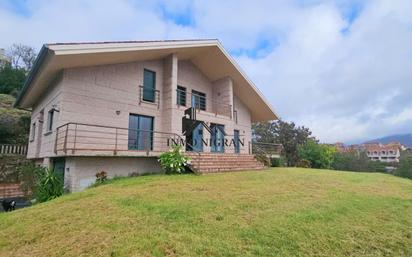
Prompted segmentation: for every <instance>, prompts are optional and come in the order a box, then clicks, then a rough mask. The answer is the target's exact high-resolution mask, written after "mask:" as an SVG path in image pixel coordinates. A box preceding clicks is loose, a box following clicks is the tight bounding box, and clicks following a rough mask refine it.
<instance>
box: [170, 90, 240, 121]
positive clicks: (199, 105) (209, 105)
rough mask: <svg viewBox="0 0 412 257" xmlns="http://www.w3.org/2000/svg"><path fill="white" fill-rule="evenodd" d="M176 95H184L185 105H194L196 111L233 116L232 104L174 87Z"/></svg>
mask: <svg viewBox="0 0 412 257" xmlns="http://www.w3.org/2000/svg"><path fill="white" fill-rule="evenodd" d="M176 92H177V93H178V95H184V97H185V101H184V102H185V103H186V106H187V107H194V108H195V109H196V110H198V111H206V112H210V113H214V114H215V115H223V116H226V117H229V118H230V119H232V118H233V113H232V105H231V104H227V103H222V102H220V101H216V100H214V99H212V98H209V97H205V96H202V95H199V94H193V93H191V92H187V91H183V90H180V89H176Z"/></svg>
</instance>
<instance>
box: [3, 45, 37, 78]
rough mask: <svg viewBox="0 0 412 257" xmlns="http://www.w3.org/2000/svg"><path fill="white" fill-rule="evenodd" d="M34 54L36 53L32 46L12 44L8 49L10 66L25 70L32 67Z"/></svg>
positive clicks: (34, 58)
mask: <svg viewBox="0 0 412 257" xmlns="http://www.w3.org/2000/svg"><path fill="white" fill-rule="evenodd" d="M36 56H37V53H36V50H35V49H34V48H33V47H31V46H27V45H22V44H13V45H12V46H11V47H10V49H9V51H8V57H9V58H10V62H11V65H12V67H13V68H15V69H24V70H25V71H26V72H28V71H29V70H30V69H31V68H32V67H33V64H34V61H35V60H36Z"/></svg>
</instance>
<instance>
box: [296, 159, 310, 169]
mask: <svg viewBox="0 0 412 257" xmlns="http://www.w3.org/2000/svg"><path fill="white" fill-rule="evenodd" d="M297 166H298V167H301V168H310V167H311V166H310V161H309V160H306V159H302V160H299V162H298V163H297Z"/></svg>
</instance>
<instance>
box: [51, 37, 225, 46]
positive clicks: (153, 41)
mask: <svg viewBox="0 0 412 257" xmlns="http://www.w3.org/2000/svg"><path fill="white" fill-rule="evenodd" d="M185 41H186V42H192V41H219V40H218V39H217V38H206V39H200V38H197V39H167V40H118V41H90V42H67V43H66V42H65V43H64V42H55V43H46V44H45V45H46V46H56V45H99V44H128V43H130V44H132V43H161V42H165V43H169V42H170V43H172V42H185Z"/></svg>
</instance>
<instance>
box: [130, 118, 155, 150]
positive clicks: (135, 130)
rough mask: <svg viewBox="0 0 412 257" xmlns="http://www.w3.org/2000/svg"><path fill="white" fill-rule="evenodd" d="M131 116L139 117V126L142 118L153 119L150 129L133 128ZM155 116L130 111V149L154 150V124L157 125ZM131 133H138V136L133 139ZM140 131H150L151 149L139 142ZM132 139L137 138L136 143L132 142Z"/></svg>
mask: <svg viewBox="0 0 412 257" xmlns="http://www.w3.org/2000/svg"><path fill="white" fill-rule="evenodd" d="M131 116H135V117H137V118H138V125H137V126H138V127H140V118H150V119H151V128H150V129H149V130H147V131H146V130H143V129H140V128H138V129H132V128H131V127H130V125H131V124H130V117H131ZM154 123H155V117H154V116H149V115H142V114H136V113H129V135H128V150H138V151H143V150H144V151H147V150H150V151H153V141H154V138H153V136H154V126H155V124H154ZM139 130H143V131H139ZM130 133H136V134H137V135H136V138H135V139H133V138H132V139H131V136H130ZM140 133H143V134H145V133H149V137H150V149H147V148H145V147H143V148H142V147H140V146H141V145H140V144H139V138H140ZM131 140H135V141H136V142H135V144H131V142H130V141H131Z"/></svg>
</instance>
